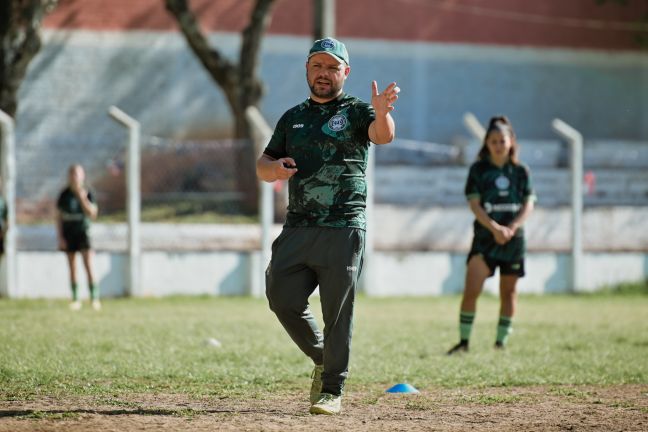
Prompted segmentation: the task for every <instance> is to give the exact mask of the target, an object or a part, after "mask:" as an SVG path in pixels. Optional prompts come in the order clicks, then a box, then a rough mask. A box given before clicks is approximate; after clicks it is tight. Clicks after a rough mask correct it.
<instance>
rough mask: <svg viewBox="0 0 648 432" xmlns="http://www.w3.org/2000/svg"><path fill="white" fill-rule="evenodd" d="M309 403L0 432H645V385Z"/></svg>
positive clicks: (2, 420) (192, 409)
mask: <svg viewBox="0 0 648 432" xmlns="http://www.w3.org/2000/svg"><path fill="white" fill-rule="evenodd" d="M307 398H308V394H307V393H304V394H283V395H268V396H267V397H266V398H263V399H247V400H235V399H227V398H226V399H223V398H218V397H202V398H193V397H191V396H188V395H184V394H158V395H151V394H144V395H131V394H129V395H121V396H117V397H112V398H111V397H95V398H69V399H54V398H45V397H43V398H39V399H35V400H30V401H11V400H2V401H0V431H3V432H4V431H12V432H22V431H68V432H77V431H89V430H91V431H119V432H122V431H145V430H183V431H184V430H186V431H215V430H218V431H260V430H263V431H286V430H291V431H313V430H314V431H317V432H322V431H335V430H346V431H465V430H477V431H543V432H544V431H605V432H614V431H647V430H648V385H617V386H605V387H603V386H536V387H498V388H487V389H473V388H467V389H452V390H449V389H434V390H430V391H424V392H421V393H420V394H416V395H414V394H386V393H383V392H382V391H381V390H379V389H376V390H375V391H364V392H354V391H353V389H349V392H348V394H347V395H346V396H345V397H344V400H343V413H342V414H341V415H338V416H312V415H310V414H308V408H309V406H308V401H307Z"/></svg>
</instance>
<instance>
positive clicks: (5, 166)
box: [0, 110, 20, 297]
mask: <svg viewBox="0 0 648 432" xmlns="http://www.w3.org/2000/svg"><path fill="white" fill-rule="evenodd" d="M0 139H1V140H2V143H1V147H0V148H1V149H2V150H1V151H2V162H1V163H2V166H1V174H2V194H3V196H4V199H5V202H6V205H7V225H8V227H9V229H8V230H7V232H6V233H5V238H4V243H5V256H4V261H5V269H6V271H5V273H4V278H3V280H2V281H1V282H0V296H6V297H18V296H19V295H20V290H19V287H18V277H17V272H16V230H17V228H18V224H17V223H16V139H15V129H14V121H13V119H12V118H11V117H10V116H9V115H8V114H7V113H5V112H4V111H1V110H0Z"/></svg>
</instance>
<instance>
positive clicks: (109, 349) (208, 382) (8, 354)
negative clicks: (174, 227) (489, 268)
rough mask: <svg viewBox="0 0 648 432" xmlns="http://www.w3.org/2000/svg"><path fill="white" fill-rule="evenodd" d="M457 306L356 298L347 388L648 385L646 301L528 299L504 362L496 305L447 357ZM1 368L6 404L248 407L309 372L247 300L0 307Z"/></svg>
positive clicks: (487, 304)
mask: <svg viewBox="0 0 648 432" xmlns="http://www.w3.org/2000/svg"><path fill="white" fill-rule="evenodd" d="M313 300H314V303H316V302H317V301H318V299H317V298H314V299H313ZM458 304H459V298H458V297H441V298H389V299H377V298H365V297H360V298H359V299H358V300H357V303H356V317H355V335H354V340H353V349H352V364H351V373H350V379H349V381H348V385H347V389H348V390H349V391H362V392H365V395H366V396H365V398H366V399H367V400H366V401H364V402H363V404H364V403H366V404H367V405H371V399H372V397H373V396H372V395H373V394H374V393H375V392H376V391H379V392H380V391H382V390H381V389H386V388H387V387H388V386H390V385H392V384H394V383H398V382H409V383H410V384H412V385H414V386H416V387H417V388H419V389H421V390H425V389H429V388H440V387H441V388H448V389H452V388H465V387H473V388H485V387H501V386H532V385H543V386H549V388H553V387H552V386H563V385H608V384H646V383H648V362H646V358H648V320H647V319H646V311H648V296H644V295H588V296H566V295H565V296H542V297H534V296H522V297H521V299H520V305H519V311H518V315H517V317H516V319H515V321H514V328H515V331H514V334H513V335H512V337H511V340H510V346H509V348H508V349H507V350H506V351H504V352H498V351H495V350H494V349H493V348H492V344H493V341H494V338H495V326H496V321H497V310H498V300H497V299H496V298H493V297H483V298H481V299H480V303H479V310H478V314H477V318H476V323H475V328H474V331H473V340H472V342H471V352H470V353H469V354H467V355H463V356H460V357H458V358H454V357H453V358H449V357H446V356H445V355H444V352H445V351H446V350H447V349H448V348H449V347H450V346H451V345H452V344H453V343H454V342H456V339H457V337H458V336H457V321H458V316H457V315H458ZM314 309H315V310H317V309H318V307H317V305H314ZM210 338H213V339H217V340H218V341H220V342H221V344H222V346H220V347H214V346H212V345H210V344H208V343H207V341H208V339H210ZM0 358H1V359H2V361H1V362H0V398H2V399H4V400H14V401H18V400H25V401H28V400H30V399H34V398H41V397H43V396H48V397H55V398H56V397H66V398H69V397H79V396H93V397H99V398H101V397H106V398H108V399H106V400H110V396H112V395H118V394H120V395H126V394H147V393H148V394H157V393H165V394H171V393H174V394H177V393H184V394H187V395H192V396H221V397H234V398H246V399H254V398H259V397H264V396H263V395H267V394H268V393H275V394H277V393H279V394H281V393H284V392H285V393H286V394H289V393H291V392H295V391H299V390H303V389H304V387H305V385H307V384H308V379H309V374H310V370H311V367H310V364H309V361H308V360H307V359H305V357H304V356H303V355H302V354H301V353H300V352H298V350H297V348H296V347H295V346H294V345H293V343H292V342H291V341H290V340H289V338H288V336H287V335H286V334H285V332H284V330H283V328H281V326H280V325H279V323H278V322H277V320H276V319H275V317H274V315H273V314H272V313H271V312H270V311H269V310H268V308H267V305H266V302H265V301H264V300H261V299H249V298H207V297H202V298H196V297H194V298H165V299H115V300H110V299H108V300H105V301H104V309H103V310H102V311H101V312H99V313H96V312H93V311H92V310H91V309H90V308H87V307H86V308H84V309H83V310H81V311H80V312H71V311H69V310H68V308H67V303H66V302H63V301H45V300H39V301H27V300H1V301H0ZM377 389H378V390H377ZM566 391H571V390H569V389H565V387H556V388H555V392H556V395H557V396H569V397H573V398H579V397H584V396H585V395H581V394H579V393H578V392H579V390H573V391H574V392H575V393H574V394H569V395H564V394H562V393H564V392H566ZM516 397H517V396H515V395H513V396H509V395H504V396H502V395H495V396H489V395H486V396H478V397H477V398H476V399H475V396H471V397H469V398H468V399H466V400H465V401H464V402H465V403H470V404H475V403H477V404H484V405H490V404H502V403H504V404H507V403H514V402H516V399H515V398H516ZM375 399H376V400H377V399H378V394H376V398H375ZM412 409H417V407H415V406H414V407H412ZM33 415H36V416H38V415H39V414H38V413H35V414H33Z"/></svg>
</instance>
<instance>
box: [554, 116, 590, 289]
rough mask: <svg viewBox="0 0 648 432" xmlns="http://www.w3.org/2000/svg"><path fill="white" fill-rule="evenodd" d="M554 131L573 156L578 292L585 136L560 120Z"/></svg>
mask: <svg viewBox="0 0 648 432" xmlns="http://www.w3.org/2000/svg"><path fill="white" fill-rule="evenodd" d="M551 126H552V128H553V130H554V131H555V132H556V133H557V134H558V135H560V136H561V137H562V138H564V139H565V140H566V141H567V142H568V143H569V147H570V154H571V161H570V164H571V192H572V197H571V207H572V215H571V216H572V217H571V254H572V260H571V265H572V269H571V270H572V271H571V290H573V291H578V289H579V288H583V287H582V286H581V281H582V279H581V262H582V256H583V243H582V236H581V232H582V227H581V221H582V215H583V135H581V133H580V132H578V131H577V130H576V129H574V128H573V127H571V126H570V125H568V124H567V123H565V122H564V121H562V120H560V119H554V120H553V121H552V122H551Z"/></svg>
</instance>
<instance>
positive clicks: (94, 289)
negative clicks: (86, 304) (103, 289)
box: [90, 283, 99, 300]
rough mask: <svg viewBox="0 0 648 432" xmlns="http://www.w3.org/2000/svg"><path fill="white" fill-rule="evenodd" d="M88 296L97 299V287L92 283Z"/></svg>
mask: <svg viewBox="0 0 648 432" xmlns="http://www.w3.org/2000/svg"><path fill="white" fill-rule="evenodd" d="M90 298H91V299H92V300H99V287H98V286H97V285H95V284H93V283H91V284H90Z"/></svg>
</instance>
